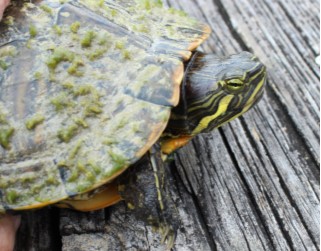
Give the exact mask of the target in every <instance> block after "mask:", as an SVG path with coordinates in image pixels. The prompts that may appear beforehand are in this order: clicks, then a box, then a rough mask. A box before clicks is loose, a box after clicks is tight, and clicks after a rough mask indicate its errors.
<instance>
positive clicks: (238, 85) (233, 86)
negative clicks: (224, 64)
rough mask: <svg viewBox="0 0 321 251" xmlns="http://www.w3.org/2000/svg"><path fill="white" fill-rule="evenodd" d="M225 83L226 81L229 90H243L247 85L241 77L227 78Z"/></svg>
mask: <svg viewBox="0 0 321 251" xmlns="http://www.w3.org/2000/svg"><path fill="white" fill-rule="evenodd" d="M225 83H226V85H225V86H226V88H227V90H229V91H232V92H237V91H241V90H243V88H244V86H245V85H244V82H243V81H242V80H240V79H230V80H227V81H226V82H225Z"/></svg>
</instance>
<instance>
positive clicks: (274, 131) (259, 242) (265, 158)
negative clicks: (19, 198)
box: [16, 0, 320, 251]
mask: <svg viewBox="0 0 321 251" xmlns="http://www.w3.org/2000/svg"><path fill="white" fill-rule="evenodd" d="M166 3H167V4H168V5H171V6H173V7H176V8H178V9H183V10H185V11H186V12H188V13H189V14H190V15H192V16H195V17H197V18H199V19H200V20H204V21H205V22H207V23H209V24H210V26H211V27H212V29H213V33H212V35H211V37H210V38H209V40H208V41H207V43H205V44H204V45H203V47H202V48H203V50H204V51H206V52H209V53H210V52H214V53H217V54H231V53H234V52H238V51H241V50H250V51H253V52H254V53H255V54H256V55H257V56H258V57H259V58H260V59H261V60H262V61H263V62H264V63H265V64H266V66H267V67H268V72H269V83H268V86H267V90H266V95H265V96H264V98H263V100H262V101H261V102H260V103H259V105H258V106H257V107H255V108H254V109H252V110H251V111H250V112H248V113H247V114H246V115H244V116H243V117H242V118H240V119H237V120H235V121H233V122H231V123H230V124H228V125H225V126H223V127H222V128H221V129H219V130H216V131H215V132H213V133H211V134H207V135H202V136H199V137H197V138H196V139H194V140H193V141H192V142H191V143H190V144H189V145H188V146H187V147H185V148H183V149H181V150H179V151H178V153H177V154H176V155H175V160H174V162H173V163H171V167H170V172H171V179H172V183H173V186H172V189H171V196H172V198H173V201H174V202H175V204H176V206H177V208H178V215H179V217H180V220H181V228H180V229H179V231H178V237H177V239H176V242H175V245H174V248H173V250H228V251H230V250H238V251H239V250H241V251H243V250H319V249H320V246H319V242H320V241H319V234H320V231H319V174H320V172H319V66H318V65H317V63H316V62H315V58H316V57H317V55H318V54H319V36H320V34H319V20H320V17H319V12H320V10H319V1H315V0H305V1H301V0H291V1H290V0H260V1H258V0H224V1H223V0H212V1H210V0H179V1H178V0H168V1H167V2H166ZM161 237H162V236H161V235H160V234H158V233H157V232H153V230H152V228H151V227H150V226H148V225H145V224H144V223H142V222H140V221H137V220H136V219H135V217H134V216H133V215H132V214H131V212H130V210H128V209H126V206H125V205H124V204H123V203H120V204H119V205H116V206H114V207H111V208H108V209H106V210H101V211H97V212H92V213H87V214H83V213H75V212H71V211H68V210H59V209H53V210H48V209H43V210H40V211H37V212H30V213H26V214H24V215H23V224H22V227H21V228H20V230H19V234H18V239H17V245H16V250H17V251H20V250H41V251H42V250H64V251H75V250H86V251H87V250H164V249H165V248H166V246H165V245H164V244H162V243H161Z"/></svg>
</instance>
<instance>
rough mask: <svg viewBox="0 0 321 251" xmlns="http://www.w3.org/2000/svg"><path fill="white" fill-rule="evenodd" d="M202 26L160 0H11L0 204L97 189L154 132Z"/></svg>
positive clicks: (18, 205)
mask: <svg viewBox="0 0 321 251" xmlns="http://www.w3.org/2000/svg"><path fill="white" fill-rule="evenodd" d="M208 33H209V29H208V28H207V26H206V25H203V24H202V23H199V22H198V21H196V20H194V19H192V18H190V17H187V16H186V15H185V14H184V13H181V12H179V11H176V10H173V9H171V8H165V7H162V4H161V3H160V2H159V1H152V0H136V1H133V0H115V1H110V0H109V1H95V0H78V1H58V0H56V1H55V0H50V1H49V0H48V1H34V3H30V1H29V0H28V1H15V2H13V5H12V6H11V7H10V8H9V9H8V11H7V14H6V16H5V18H4V19H3V21H2V23H0V212H4V211H7V210H23V209H29V208H36V207H42V206H45V205H48V204H51V203H54V202H57V201H60V200H63V199H65V198H68V197H71V196H74V195H77V194H80V193H83V192H86V191H89V190H91V189H94V188H96V187H98V186H100V185H102V184H104V183H106V182H108V181H110V180H112V179H113V178H114V177H116V176H117V175H119V174H120V173H121V172H123V170H124V169H125V168H127V167H128V166H129V165H131V164H132V163H134V162H136V161H137V160H138V159H139V158H140V157H141V156H142V155H144V153H145V152H146V151H147V150H148V149H149V148H150V147H151V145H152V144H154V143H155V141H156V140H157V139H158V138H159V137H160V135H161V133H162V131H163V130H164V128H165V126H166V124H167V121H168V119H169V115H170V110H171V107H173V106H175V105H176V104H177V102H178V98H179V85H180V82H181V80H182V77H183V73H184V72H183V71H184V70H183V62H184V61H186V60H188V59H189V57H190V56H191V52H190V51H191V50H193V49H195V48H196V47H197V46H198V45H199V44H200V43H201V42H202V41H203V40H204V39H205V38H206V37H207V36H208Z"/></svg>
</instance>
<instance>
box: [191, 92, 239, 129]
mask: <svg viewBox="0 0 321 251" xmlns="http://www.w3.org/2000/svg"><path fill="white" fill-rule="evenodd" d="M232 99H233V95H227V96H225V97H224V98H222V100H221V101H220V103H219V106H218V108H217V110H216V112H215V113H214V114H212V115H210V116H206V117H204V118H203V119H202V120H201V121H200V122H199V124H198V126H197V127H196V128H195V129H194V130H193V132H192V134H193V135H195V134H198V133H200V132H201V131H203V130H204V129H205V128H207V127H208V125H209V123H211V122H212V121H213V120H214V119H216V118H217V117H218V116H220V115H222V114H224V113H225V112H226V111H227V108H228V105H229V104H230V102H231V100H232Z"/></svg>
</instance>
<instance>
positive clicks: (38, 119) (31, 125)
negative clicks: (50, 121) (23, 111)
mask: <svg viewBox="0 0 321 251" xmlns="http://www.w3.org/2000/svg"><path fill="white" fill-rule="evenodd" d="M44 120H45V117H44V116H43V115H41V114H36V115H34V116H33V117H31V118H29V119H28V120H27V121H26V128H27V129H28V130H32V129H35V128H36V126H37V125H40V124H41V123H42V122H43V121H44Z"/></svg>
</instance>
